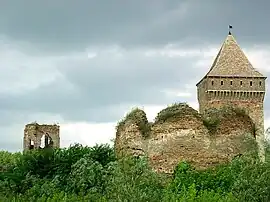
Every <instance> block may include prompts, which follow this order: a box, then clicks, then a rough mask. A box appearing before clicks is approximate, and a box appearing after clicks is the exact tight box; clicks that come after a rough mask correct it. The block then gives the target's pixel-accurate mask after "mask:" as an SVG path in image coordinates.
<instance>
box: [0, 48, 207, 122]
mask: <svg viewBox="0 0 270 202" xmlns="http://www.w3.org/2000/svg"><path fill="white" fill-rule="evenodd" d="M119 57H120V58H119ZM119 57H117V56H112V55H111V54H105V53H100V54H99V55H97V56H96V57H94V58H91V59H88V58H87V57H85V58H81V59H79V60H78V59H74V60H72V59H71V60H69V59H67V60H65V61H62V62H60V63H59V64H58V66H59V67H58V70H59V71H60V72H61V73H62V75H63V77H62V79H59V80H55V81H54V82H52V83H48V84H45V85H41V86H40V87H39V88H37V89H34V90H31V91H27V92H26V93H24V94H2V96H1V94H0V99H1V105H0V108H1V109H2V110H4V109H12V110H21V111H25V112H27V113H31V112H32V113H37V112H42V113H44V112H50V113H55V114H61V115H62V116H63V118H64V119H69V120H76V121H78V120H80V121H84V120H87V121H98V122H110V121H115V120H116V119H119V118H120V116H122V115H123V111H118V112H117V110H118V108H119V106H121V105H123V106H127V105H131V104H134V103H135V104H146V105H147V104H154V105H160V104H162V105H163V104H165V105H166V104H167V103H172V102H175V100H174V99H175V98H176V97H167V96H166V95H165V94H164V91H166V90H168V89H177V91H179V92H183V91H186V87H185V84H187V83H189V82H190V81H191V80H194V83H193V84H192V85H193V88H194V89H195V82H196V81H197V80H199V77H200V75H202V74H203V70H202V69H195V67H194V66H195V64H194V62H193V61H192V60H191V61H190V60H189V57H176V58H170V57H168V56H160V55H158V56H145V54H144V52H143V50H142V52H139V51H133V52H124V53H123V55H122V56H119ZM192 58H193V59H196V58H197V57H196V56H193V57H192ZM187 67H188V68H187ZM199 72H200V74H199ZM183 99H185V98H183ZM114 106H116V107H115V108H114ZM113 109H114V110H116V111H115V112H112V111H113ZM6 120H7V119H5V122H6Z"/></svg>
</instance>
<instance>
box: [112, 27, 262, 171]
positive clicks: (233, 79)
mask: <svg viewBox="0 0 270 202" xmlns="http://www.w3.org/2000/svg"><path fill="white" fill-rule="evenodd" d="M265 80H266V77H265V76H263V75H262V74H261V73H259V72H258V71H257V70H256V69H254V68H253V66H252V65H251V63H250V62H249V60H248V58H247V57H246V56H245V54H244V52H243V51H242V50H241V48H240V47H239V45H238V44H237V42H236V40H235V38H234V37H233V35H232V34H231V33H230V32H229V34H228V35H227V37H226V39H225V41H224V42H223V44H222V46H221V48H220V50H219V52H218V54H217V56H216V58H215V60H214V62H213V64H212V66H211V68H210V70H209V71H208V73H207V74H206V75H205V76H204V77H203V78H202V79H201V80H200V81H199V82H198V83H197V85H196V86H197V98H198V102H199V112H198V111H196V110H195V109H193V108H191V107H189V106H188V105H187V104H184V103H178V104H174V105H172V106H169V107H168V108H166V109H164V110H162V111H160V112H159V113H158V115H157V117H156V119H155V121H154V123H150V122H148V120H147V118H146V114H145V112H144V111H143V110H140V109H134V110H133V111H132V112H130V113H129V114H128V115H127V116H126V117H125V118H124V119H123V120H122V121H121V122H119V124H118V126H117V132H116V139H115V151H116V154H117V156H119V157H120V156H122V155H125V154H132V155H137V156H141V155H143V156H147V157H148V158H149V160H150V164H151V166H152V167H153V169H154V170H156V171H158V172H165V173H171V172H173V170H174V168H175V166H176V165H177V164H178V163H179V162H180V161H183V160H186V161H188V162H190V163H191V164H192V165H193V166H195V167H197V168H207V167H209V166H213V165H216V164H220V163H224V162H228V161H230V160H231V159H233V158H234V157H235V156H237V155H241V154H243V153H244V152H246V151H248V150H251V149H252V148H251V147H252V146H254V145H253V144H251V142H255V141H254V140H256V142H257V145H258V149H259V150H258V153H259V155H260V157H261V159H262V160H264V114H263V102H264V96H265Z"/></svg>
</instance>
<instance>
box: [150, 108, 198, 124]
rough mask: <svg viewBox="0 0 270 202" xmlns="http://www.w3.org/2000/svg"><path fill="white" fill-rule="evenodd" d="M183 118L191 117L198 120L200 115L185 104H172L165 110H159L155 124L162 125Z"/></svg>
mask: <svg viewBox="0 0 270 202" xmlns="http://www.w3.org/2000/svg"><path fill="white" fill-rule="evenodd" d="M184 116H193V117H196V118H199V117H200V115H199V113H198V111H196V110H195V109H193V108H192V107H190V106H189V105H188V104H186V103H174V104H172V105H170V106H168V107H167V108H165V109H163V110H161V111H160V112H159V113H158V114H157V116H156V118H155V123H162V122H165V121H172V120H178V119H179V118H181V117H184Z"/></svg>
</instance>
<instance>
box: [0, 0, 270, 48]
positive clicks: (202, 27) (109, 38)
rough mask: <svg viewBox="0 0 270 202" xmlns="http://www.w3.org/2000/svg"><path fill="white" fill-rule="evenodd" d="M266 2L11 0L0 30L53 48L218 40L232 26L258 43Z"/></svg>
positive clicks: (263, 35) (263, 36) (264, 35)
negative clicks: (40, 0) (38, 0)
mask: <svg viewBox="0 0 270 202" xmlns="http://www.w3.org/2000/svg"><path fill="white" fill-rule="evenodd" d="M269 6H270V5H269V1H267V0H262V1H260V3H257V2H248V3H247V2H246V1H244V0H239V1H232V0H229V1H214V2H213V1H211V0H205V1H203V3H202V2H198V1H195V0H191V1H181V3H179V1H177V0H170V1H165V0H155V1H154V0H150V1H144V0H138V1H123V0H117V1H114V2H111V3H108V2H107V1H97V0H78V1H76V2H75V1H71V0H65V1H64V0H60V1H51V0H49V1H46V2H45V1H44V2H37V1H34V0H27V1H23V2H18V1H14V0H13V1H12V0H11V1H7V2H5V3H3V5H2V6H1V8H0V32H1V33H2V34H4V35H7V36H9V37H11V38H13V39H18V40H23V41H30V42H33V43H36V45H37V44H39V45H40V46H41V47H43V48H48V49H49V50H50V51H55V50H56V48H57V49H60V50H70V49H72V50H74V49H75V48H77V49H81V48H82V47H85V46H87V45H89V44H110V43H117V44H120V45H122V46H124V47H132V46H135V45H137V46H138V45H139V46H156V45H164V44H166V43H168V42H176V41H185V44H186V45H190V44H194V41H195V43H205V42H211V43H212V42H215V43H219V42H220V38H221V36H225V35H226V32H227V25H228V24H233V26H234V32H235V33H236V34H237V35H241V40H242V41H243V43H245V42H246V43H248V42H252V43H254V42H256V43H264V42H266V41H268V42H269V38H268V36H269V34H270V29H269V28H268V27H267V26H265V23H263V20H264V19H265V20H266V19H269V18H270V14H269V12H268V10H267V8H268V7H269ZM262 30H263V31H262ZM52 47H53V48H52Z"/></svg>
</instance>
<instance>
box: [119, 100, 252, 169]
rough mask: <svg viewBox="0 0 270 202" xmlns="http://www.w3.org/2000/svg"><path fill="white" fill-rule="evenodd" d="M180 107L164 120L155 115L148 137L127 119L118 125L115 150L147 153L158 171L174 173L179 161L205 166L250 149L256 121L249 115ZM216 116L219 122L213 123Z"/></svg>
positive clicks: (137, 153) (227, 159)
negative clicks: (206, 112) (211, 112)
mask: <svg viewBox="0 0 270 202" xmlns="http://www.w3.org/2000/svg"><path fill="white" fill-rule="evenodd" d="M180 108H181V110H182V111H183V113H181V114H180V115H178V116H175V115H176V114H169V115H170V116H171V117H167V118H166V119H165V120H163V121H160V120H158V119H156V121H155V123H153V124H151V126H150V130H149V131H148V136H146V137H143V136H142V135H141V132H140V130H138V127H136V126H135V125H136V124H135V123H134V122H133V121H132V120H129V121H127V122H126V125H122V126H121V129H120V130H119V128H118V131H117V137H116V140H115V148H116V153H117V154H120V153H119V152H120V151H121V152H126V153H129V154H133V155H134V154H135V153H136V155H145V156H147V157H148V158H149V162H150V165H151V166H152V168H153V169H154V170H155V171H157V172H165V173H172V172H173V170H174V168H175V167H176V165H177V164H178V163H179V162H180V161H184V160H185V161H188V162H189V163H191V164H192V165H193V166H195V167H196V168H199V169H200V168H201V169H204V168H207V167H210V166H214V165H216V164H220V163H225V162H228V161H230V160H231V159H232V158H233V157H235V156H237V155H239V154H242V153H244V152H246V151H247V150H249V149H250V143H249V141H246V140H249V139H251V140H252V139H253V138H254V134H253V133H254V130H253V129H254V124H253V122H252V120H251V119H250V118H249V117H248V116H246V115H243V114H240V113H239V114H237V113H235V112H231V111H229V112H228V113H225V114H220V113H219V112H216V113H218V114H219V116H218V117H217V116H216V117H214V114H210V115H209V117H210V119H209V117H208V119H207V117H205V116H203V117H202V115H200V114H199V113H198V112H197V111H196V110H194V109H192V108H190V107H189V106H187V105H182V106H181V107H180ZM177 113H178V112H177ZM213 118H214V120H215V119H216V120H218V122H216V123H215V122H214V123H213V120H212V119H213ZM211 121H212V122H211Z"/></svg>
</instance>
